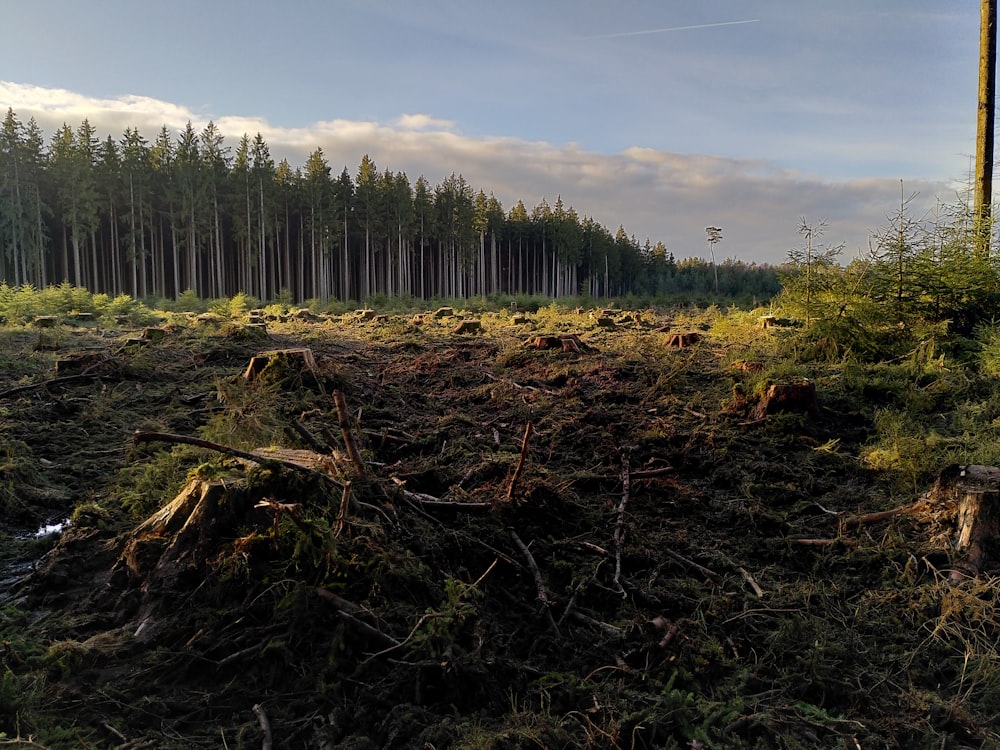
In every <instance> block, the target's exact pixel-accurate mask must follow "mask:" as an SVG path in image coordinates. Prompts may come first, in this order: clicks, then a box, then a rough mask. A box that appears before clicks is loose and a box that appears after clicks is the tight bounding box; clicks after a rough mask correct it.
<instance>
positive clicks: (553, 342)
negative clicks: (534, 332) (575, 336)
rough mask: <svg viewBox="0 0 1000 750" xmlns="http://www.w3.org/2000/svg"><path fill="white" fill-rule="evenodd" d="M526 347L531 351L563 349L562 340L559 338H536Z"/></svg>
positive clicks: (525, 343) (526, 344)
mask: <svg viewBox="0 0 1000 750" xmlns="http://www.w3.org/2000/svg"><path fill="white" fill-rule="evenodd" d="M524 345H525V346H526V347H528V348H529V349H562V339H560V338H559V337H558V336H535V337H534V338H533V339H528V340H527V341H525V342H524Z"/></svg>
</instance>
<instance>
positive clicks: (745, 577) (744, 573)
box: [736, 568, 764, 599]
mask: <svg viewBox="0 0 1000 750" xmlns="http://www.w3.org/2000/svg"><path fill="white" fill-rule="evenodd" d="M736 569H737V570H738V571H740V575H742V576H743V580H745V581H746V582H747V584H749V586H750V588H752V589H753V592H754V593H755V594H756V595H757V598H758V599H763V598H764V589H762V588H761V587H760V584H759V583H757V581H755V580H754V577H753V576H752V575H750V573H749V572H748V571H747V569H746V568H736Z"/></svg>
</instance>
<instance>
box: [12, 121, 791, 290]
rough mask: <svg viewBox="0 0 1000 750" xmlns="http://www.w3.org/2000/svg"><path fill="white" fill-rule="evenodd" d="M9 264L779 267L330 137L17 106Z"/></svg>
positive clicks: (183, 271)
mask: <svg viewBox="0 0 1000 750" xmlns="http://www.w3.org/2000/svg"><path fill="white" fill-rule="evenodd" d="M0 139H2V140H0V280H3V281H5V282H6V283H8V284H10V285H13V286H19V285H23V284H31V285H33V286H36V287H45V286H48V285H50V284H58V283H61V282H63V281H68V282H70V283H72V284H74V285H77V286H80V287H86V288H88V289H90V290H92V291H95V292H103V293H107V294H112V295H118V294H128V295H131V296H133V297H135V298H138V299H155V298H167V299H175V298H177V297H178V296H179V295H180V294H181V293H182V292H184V291H186V290H192V291H194V292H195V293H196V294H197V295H198V296H200V297H204V298H208V297H222V296H231V295H234V294H237V293H239V292H243V293H246V294H250V295H252V296H255V297H257V298H260V299H262V300H267V299H276V298H279V297H284V298H288V299H291V300H296V301H302V300H309V299H313V300H320V301H322V302H326V301H328V300H331V299H335V300H341V301H347V300H356V301H362V300H366V299H368V298H370V297H372V296H374V295H384V296H389V297H392V296H412V297H417V298H422V299H427V298H431V297H451V298H461V297H472V296H486V295H490V294H496V293H507V294H535V295H542V296H547V297H563V296H572V295H580V294H584V295H589V296H592V297H611V296H623V295H628V294H643V295H664V294H678V293H681V294H685V293H687V294H691V293H693V294H703V295H710V294H711V293H712V292H715V296H716V297H719V296H720V295H721V296H722V297H730V298H732V297H734V296H737V295H743V296H746V297H748V298H749V297H759V298H761V299H766V298H769V297H771V296H772V295H774V294H775V293H776V292H777V291H778V289H779V288H780V286H779V283H778V280H777V277H776V274H775V273H774V270H773V269H772V268H770V267H768V266H766V265H765V266H761V267H758V266H756V265H746V264H743V263H741V262H737V261H729V260H727V261H725V262H724V263H723V264H721V265H720V266H718V267H716V266H715V265H714V264H711V265H710V264H708V263H707V262H705V261H701V260H692V259H687V260H682V261H676V260H675V259H674V256H673V254H672V253H671V252H669V251H668V250H667V248H666V246H665V245H664V243H663V242H656V243H655V244H654V243H651V242H650V240H648V239H647V240H646V241H645V242H644V243H641V244H640V243H639V242H638V241H637V240H636V238H635V236H634V235H630V234H629V233H628V232H627V231H626V229H625V228H624V227H622V226H619V227H618V229H617V231H615V232H612V231H610V230H609V229H608V228H607V227H605V226H604V225H602V224H601V223H599V222H598V221H597V220H595V219H593V218H591V217H581V216H579V215H578V214H577V212H576V211H575V210H574V209H573V208H572V207H571V206H567V205H565V204H564V203H563V201H562V198H561V197H557V198H556V200H555V202H554V204H552V205H550V204H549V203H548V202H547V201H546V200H545V199H544V198H543V199H542V200H541V201H540V202H539V203H538V204H537V205H535V206H534V207H532V208H530V209H529V208H528V207H527V206H526V205H525V203H524V202H523V201H522V200H519V201H518V202H517V203H516V204H515V205H514V206H512V207H510V208H505V207H504V206H503V205H501V203H500V201H499V200H498V199H497V198H496V197H495V196H494V195H493V194H492V193H488V192H487V191H485V190H484V189H482V188H476V187H474V186H473V185H471V184H469V182H468V181H467V180H466V179H465V178H464V177H462V175H461V174H455V173H452V174H450V175H449V176H447V177H446V178H444V179H443V180H441V182H439V183H438V184H437V185H432V184H431V183H430V182H428V180H427V179H426V178H425V177H423V176H420V177H418V178H417V179H416V181H415V182H411V180H410V178H409V177H408V176H407V175H406V174H405V173H403V172H395V173H394V172H392V171H391V170H389V169H379V167H378V166H377V165H376V163H375V160H374V159H373V158H371V157H369V155H367V154H366V155H364V156H363V157H362V158H361V161H360V164H359V166H358V167H357V170H356V171H355V173H354V174H351V173H350V172H349V170H348V168H347V167H346V166H345V167H344V168H343V169H342V171H341V172H340V173H339V174H336V173H335V172H334V170H333V168H332V167H331V165H330V163H329V161H328V159H327V156H326V155H325V154H324V153H323V151H322V149H320V148H317V149H316V150H315V151H313V152H312V154H311V155H310V156H309V158H308V160H307V161H306V163H305V165H303V166H293V165H291V164H289V163H288V161H287V160H284V159H283V160H281V161H279V162H277V163H276V162H275V160H274V159H273V158H272V157H271V155H270V151H269V148H268V145H267V143H266V142H265V140H264V138H263V137H262V136H261V135H260V134H259V133H258V134H257V135H256V136H254V137H251V136H249V135H246V134H244V135H243V136H242V137H241V138H240V140H239V142H238V143H237V144H236V146H235V148H232V147H231V146H230V145H228V144H227V142H226V137H225V136H224V134H223V133H222V132H220V130H219V129H218V127H217V126H216V125H215V124H214V123H211V122H210V123H209V124H208V125H207V126H206V127H205V128H204V129H203V130H201V132H198V131H196V130H195V128H194V127H193V126H192V125H191V123H188V124H187V126H186V127H185V128H184V129H183V131H182V132H180V133H178V134H173V133H172V132H171V131H170V130H169V129H168V128H167V127H166V126H163V127H162V128H161V129H160V131H159V132H158V133H157V134H156V135H155V137H153V138H152V139H150V138H147V137H146V136H145V135H143V134H142V133H140V132H139V131H138V130H137V129H135V128H132V127H130V128H127V129H126V130H125V132H124V133H123V134H122V136H121V137H120V138H119V139H118V140H115V139H114V138H113V137H112V136H111V135H107V136H106V137H104V138H103V140H102V139H101V136H100V135H99V134H98V133H97V132H96V130H95V128H94V127H93V126H92V125H91V124H90V122H89V121H88V120H86V119H85V120H84V121H83V122H82V123H81V124H80V125H79V126H78V127H76V128H75V129H74V128H72V127H71V126H70V125H68V124H64V125H63V126H62V127H61V128H59V129H58V130H57V131H56V132H55V133H54V134H53V135H52V137H51V138H50V139H47V138H46V136H45V134H44V133H43V132H42V130H41V128H40V127H39V126H38V124H37V122H36V121H35V120H34V119H33V118H32V119H30V120H29V121H28V122H27V123H22V122H21V121H20V120H19V119H18V117H17V115H16V113H15V112H14V111H13V110H11V109H8V111H7V113H6V117H5V118H4V122H3V130H2V136H0Z"/></svg>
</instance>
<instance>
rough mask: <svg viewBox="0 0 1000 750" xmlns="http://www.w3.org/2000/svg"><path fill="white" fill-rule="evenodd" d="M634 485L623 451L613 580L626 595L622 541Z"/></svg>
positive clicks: (620, 591)
mask: <svg viewBox="0 0 1000 750" xmlns="http://www.w3.org/2000/svg"><path fill="white" fill-rule="evenodd" d="M631 487H632V480H631V477H630V471H629V465H628V454H627V453H625V452H623V453H622V499H621V501H620V502H619V503H618V509H617V511H616V513H617V516H618V517H617V519H616V520H615V537H614V541H615V577H614V579H613V582H614V584H615V588H616V589H617V590H618V593H619V594H621V595H622V597H624V596H625V589H624V588H623V587H622V584H621V577H622V542H624V541H625V508H626V506H627V505H628V500H629V493H630V491H631Z"/></svg>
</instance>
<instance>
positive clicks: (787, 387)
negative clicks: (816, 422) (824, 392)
mask: <svg viewBox="0 0 1000 750" xmlns="http://www.w3.org/2000/svg"><path fill="white" fill-rule="evenodd" d="M781 412H786V413H787V412H792V413H797V414H809V415H810V416H814V417H815V416H819V402H818V401H817V400H816V384H815V383H813V382H812V381H810V380H801V381H799V382H796V383H772V384H771V385H769V386H768V387H767V390H766V391H764V394H763V395H762V396H761V397H760V400H759V401H758V402H757V405H756V406H754V407H753V409H752V411H751V412H750V417H751V418H752V419H763V418H764V417H766V416H768V415H769V414H778V413H781Z"/></svg>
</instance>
